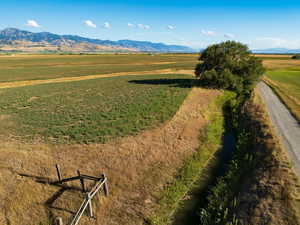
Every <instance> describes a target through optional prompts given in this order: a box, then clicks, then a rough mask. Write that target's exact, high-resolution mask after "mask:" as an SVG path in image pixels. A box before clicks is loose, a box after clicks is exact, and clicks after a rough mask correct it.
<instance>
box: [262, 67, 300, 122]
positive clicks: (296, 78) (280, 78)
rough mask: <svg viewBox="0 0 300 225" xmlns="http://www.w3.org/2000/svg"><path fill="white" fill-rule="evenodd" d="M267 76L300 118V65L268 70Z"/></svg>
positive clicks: (280, 95)
mask: <svg viewBox="0 0 300 225" xmlns="http://www.w3.org/2000/svg"><path fill="white" fill-rule="evenodd" d="M266 78H267V79H265V80H266V82H267V83H268V84H269V85H270V86H271V87H272V88H273V90H274V91H275V92H276V93H277V94H278V96H279V97H280V98H281V99H282V100H283V102H284V103H285V104H286V105H287V107H288V108H289V109H290V110H291V112H292V113H293V114H294V115H295V117H296V118H297V119H298V120H300V65H299V67H297V68H294V67H293V68H290V69H284V70H283V69H279V70H274V71H268V72H267V73H266Z"/></svg>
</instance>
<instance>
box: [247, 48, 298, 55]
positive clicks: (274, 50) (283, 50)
mask: <svg viewBox="0 0 300 225" xmlns="http://www.w3.org/2000/svg"><path fill="white" fill-rule="evenodd" d="M252 52H253V53H265V54H297V53H300V49H288V48H268V49H255V50H252Z"/></svg>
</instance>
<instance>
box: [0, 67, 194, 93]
mask: <svg viewBox="0 0 300 225" xmlns="http://www.w3.org/2000/svg"><path fill="white" fill-rule="evenodd" d="M151 74H154V75H155V74H191V75H192V74H194V71H193V70H172V69H164V70H150V71H135V72H120V73H109V74H95V75H87V76H79V77H61V78H54V79H46V80H25V81H13V82H2V83H0V89H3V88H15V87H23V86H30V85H38V84H50V83H62V82H72V81H80V80H90V79H97V78H106V77H118V76H134V75H151Z"/></svg>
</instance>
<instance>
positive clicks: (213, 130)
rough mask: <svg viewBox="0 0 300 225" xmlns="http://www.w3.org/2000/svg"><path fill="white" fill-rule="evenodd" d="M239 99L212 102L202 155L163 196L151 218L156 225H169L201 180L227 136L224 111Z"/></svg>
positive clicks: (221, 98)
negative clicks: (227, 103) (225, 135)
mask: <svg viewBox="0 0 300 225" xmlns="http://www.w3.org/2000/svg"><path fill="white" fill-rule="evenodd" d="M234 96H235V95H234V94H233V93H232V92H226V93H224V94H223V95H221V96H219V97H218V98H217V100H216V101H215V102H212V103H211V104H210V106H209V108H208V110H207V111H206V112H205V113H206V115H207V117H208V120H209V122H208V125H207V126H206V128H205V130H204V131H203V133H202V134H201V137H200V138H201V140H202V143H201V145H200V146H199V148H198V151H197V152H196V153H195V154H194V155H193V156H192V157H191V158H189V159H187V160H186V162H185V163H184V166H183V167H182V168H181V169H180V170H179V171H178V173H177V176H176V177H175V179H174V181H173V182H172V183H171V184H170V185H169V186H168V187H167V188H166V189H165V190H164V191H163V193H159V196H158V197H159V198H160V200H159V204H160V207H159V209H157V210H156V212H155V215H154V216H153V217H152V218H151V223H152V224H168V223H170V220H171V217H172V215H173V213H174V211H175V210H176V209H177V208H178V205H179V203H180V201H181V200H182V197H183V196H185V194H186V193H187V192H188V191H189V190H190V188H191V186H192V184H193V183H194V182H195V181H196V180H197V179H198V178H199V177H201V176H203V171H204V169H205V167H206V166H207V164H208V162H209V160H210V159H211V158H212V157H213V155H214V153H215V152H216V151H217V150H218V149H220V147H221V143H222V136H223V133H224V116H223V113H222V108H223V106H224V104H225V102H227V101H228V100H229V99H232V98H233V97H234Z"/></svg>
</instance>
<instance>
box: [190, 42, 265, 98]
mask: <svg viewBox="0 0 300 225" xmlns="http://www.w3.org/2000/svg"><path fill="white" fill-rule="evenodd" d="M199 60H201V61H202V62H201V63H199V64H198V65H197V67H196V70H195V74H196V76H197V77H198V78H200V80H201V82H202V83H205V84H207V85H210V86H214V87H217V88H222V89H229V90H233V91H235V92H237V93H238V94H239V95H240V94H241V95H247V96H249V95H250V93H251V91H252V89H253V88H254V85H255V84H256V82H257V81H258V80H259V77H260V76H261V75H262V74H263V73H264V71H265V70H264V68H263V65H262V61H261V60H260V59H258V58H256V57H254V56H251V52H250V51H249V49H248V47H247V46H246V45H243V44H241V43H238V42H234V41H226V42H223V43H220V44H214V45H211V46H209V47H208V48H206V49H205V50H204V51H203V52H202V54H201V56H200V58H199Z"/></svg>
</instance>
